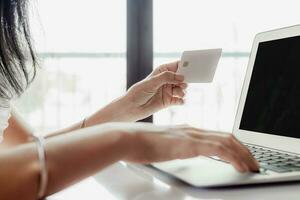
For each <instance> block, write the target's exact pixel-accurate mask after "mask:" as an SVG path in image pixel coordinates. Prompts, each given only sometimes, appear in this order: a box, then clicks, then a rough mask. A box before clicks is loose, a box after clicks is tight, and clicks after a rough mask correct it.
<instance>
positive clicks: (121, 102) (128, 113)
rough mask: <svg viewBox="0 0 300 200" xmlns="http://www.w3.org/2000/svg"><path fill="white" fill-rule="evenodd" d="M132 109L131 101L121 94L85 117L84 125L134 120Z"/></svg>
mask: <svg viewBox="0 0 300 200" xmlns="http://www.w3.org/2000/svg"><path fill="white" fill-rule="evenodd" d="M132 110H134V109H133V108H132V103H131V102H130V101H129V100H128V99H127V98H126V96H122V97H120V98H118V99H116V100H114V101H113V102H111V103H110V104H108V105H107V106H105V107H104V108H102V109H100V110H98V111H97V112H96V113H94V114H92V115H91V116H89V117H87V118H85V119H86V120H85V126H86V127H89V126H94V125H97V124H102V123H107V122H130V121H134V115H133V113H132Z"/></svg>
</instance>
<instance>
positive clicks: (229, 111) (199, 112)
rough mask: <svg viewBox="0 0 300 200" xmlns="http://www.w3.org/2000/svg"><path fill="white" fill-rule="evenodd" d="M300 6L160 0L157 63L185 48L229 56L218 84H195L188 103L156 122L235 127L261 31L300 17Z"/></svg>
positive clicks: (157, 3)
mask: <svg viewBox="0 0 300 200" xmlns="http://www.w3.org/2000/svg"><path fill="white" fill-rule="evenodd" d="M298 8H299V1H296V0H287V1H271V0H266V1H259V0H252V1H238V0H226V1H218V0H209V1H208V0H207V1H199V0H185V1H184V0H164V1H159V0H155V1H154V8H153V10H154V14H153V15H154V22H153V23H154V66H158V65H159V64H161V63H164V62H168V61H171V60H176V59H179V56H180V53H181V52H182V51H183V50H191V49H206V48H215V47H222V48H223V57H222V59H221V61H220V63H219V67H218V70H217V73H216V76H215V79H214V82H213V83H212V84H194V85H193V84H192V85H190V88H189V89H188V91H187V97H186V105H185V106H182V107H172V108H170V109H167V110H165V111H162V112H160V113H158V114H156V115H155V116H154V122H155V123H157V124H179V123H187V124H191V125H194V126H197V127H201V128H207V129H213V130H221V131H231V130H232V127H233V123H234V117H235V112H236V109H237V104H238V100H239V95H240V92H241V87H242V82H243V79H244V76H245V72H246V67H247V62H248V55H249V53H250V50H251V45H252V41H253V38H254V36H255V34H256V33H258V32H261V31H266V30H270V29H274V28H279V27H284V26H290V25H294V24H297V23H299V21H300V15H299V14H298V12H299V11H298ZM282 13H284V14H282Z"/></svg>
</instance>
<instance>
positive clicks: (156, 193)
mask: <svg viewBox="0 0 300 200" xmlns="http://www.w3.org/2000/svg"><path fill="white" fill-rule="evenodd" d="M150 174H151V175H150ZM49 199H50V200H52V199H53V200H69V199H70V200H71V199H72V200H77V199H85V200H96V199H97V200H100V199H101V200H103V199H122V200H123V199H124V200H125V199H126V200H127V199H128V200H129V199H130V200H148V199H149V200H154V199H157V200H162V199H172V200H194V199H230V200H235V199H238V200H243V199H245V200H248V199H251V200H252V199H255V200H260V199H264V200H265V199H274V200H276V199H278V200H293V199H295V200H296V199H297V200H299V199H300V183H292V184H276V185H264V186H262V185H260V186H251V187H250V186H247V187H236V188H225V189H224V188H223V189H199V188H192V187H190V186H188V185H186V184H184V183H182V182H180V181H177V180H175V179H173V178H171V177H168V176H167V175H164V174H162V173H160V172H158V171H156V170H153V169H147V172H146V173H145V172H143V171H142V170H140V169H137V168H136V169H129V168H128V167H126V166H125V165H123V164H121V163H117V164H115V165H113V166H111V167H109V168H107V169H106V170H104V171H102V172H100V173H99V174H97V175H96V176H95V177H94V178H89V179H87V180H85V181H83V182H82V183H80V184H78V185H75V186H73V187H71V188H70V189H68V190H66V191H64V192H62V193H59V194H57V195H54V196H53V197H51V198H49Z"/></svg>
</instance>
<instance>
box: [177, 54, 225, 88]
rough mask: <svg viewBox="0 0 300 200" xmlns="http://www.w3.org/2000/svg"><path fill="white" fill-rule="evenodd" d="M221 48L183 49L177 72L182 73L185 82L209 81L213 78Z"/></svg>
mask: <svg viewBox="0 0 300 200" xmlns="http://www.w3.org/2000/svg"><path fill="white" fill-rule="evenodd" d="M221 54H222V49H207V50H196V51H184V52H183V53H182V56H181V59H180V62H179V65H178V70H177V73H179V74H182V75H184V77H185V79H184V81H185V82H186V83H210V82H212V81H213V79H214V75H215V72H216V68H217V65H218V63H219V60H220V57H221Z"/></svg>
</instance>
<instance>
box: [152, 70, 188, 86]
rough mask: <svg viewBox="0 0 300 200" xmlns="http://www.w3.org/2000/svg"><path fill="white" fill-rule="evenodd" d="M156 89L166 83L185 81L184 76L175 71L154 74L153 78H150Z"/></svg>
mask: <svg viewBox="0 0 300 200" xmlns="http://www.w3.org/2000/svg"><path fill="white" fill-rule="evenodd" d="M148 81H149V82H150V83H151V84H152V86H153V87H154V89H158V88H160V87H161V86H162V85H165V84H179V83H182V82H183V81H184V76H183V75H180V74H176V73H174V72H170V71H166V72H163V73H160V74H158V75H156V76H153V77H152V78H151V79H149V80H148Z"/></svg>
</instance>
